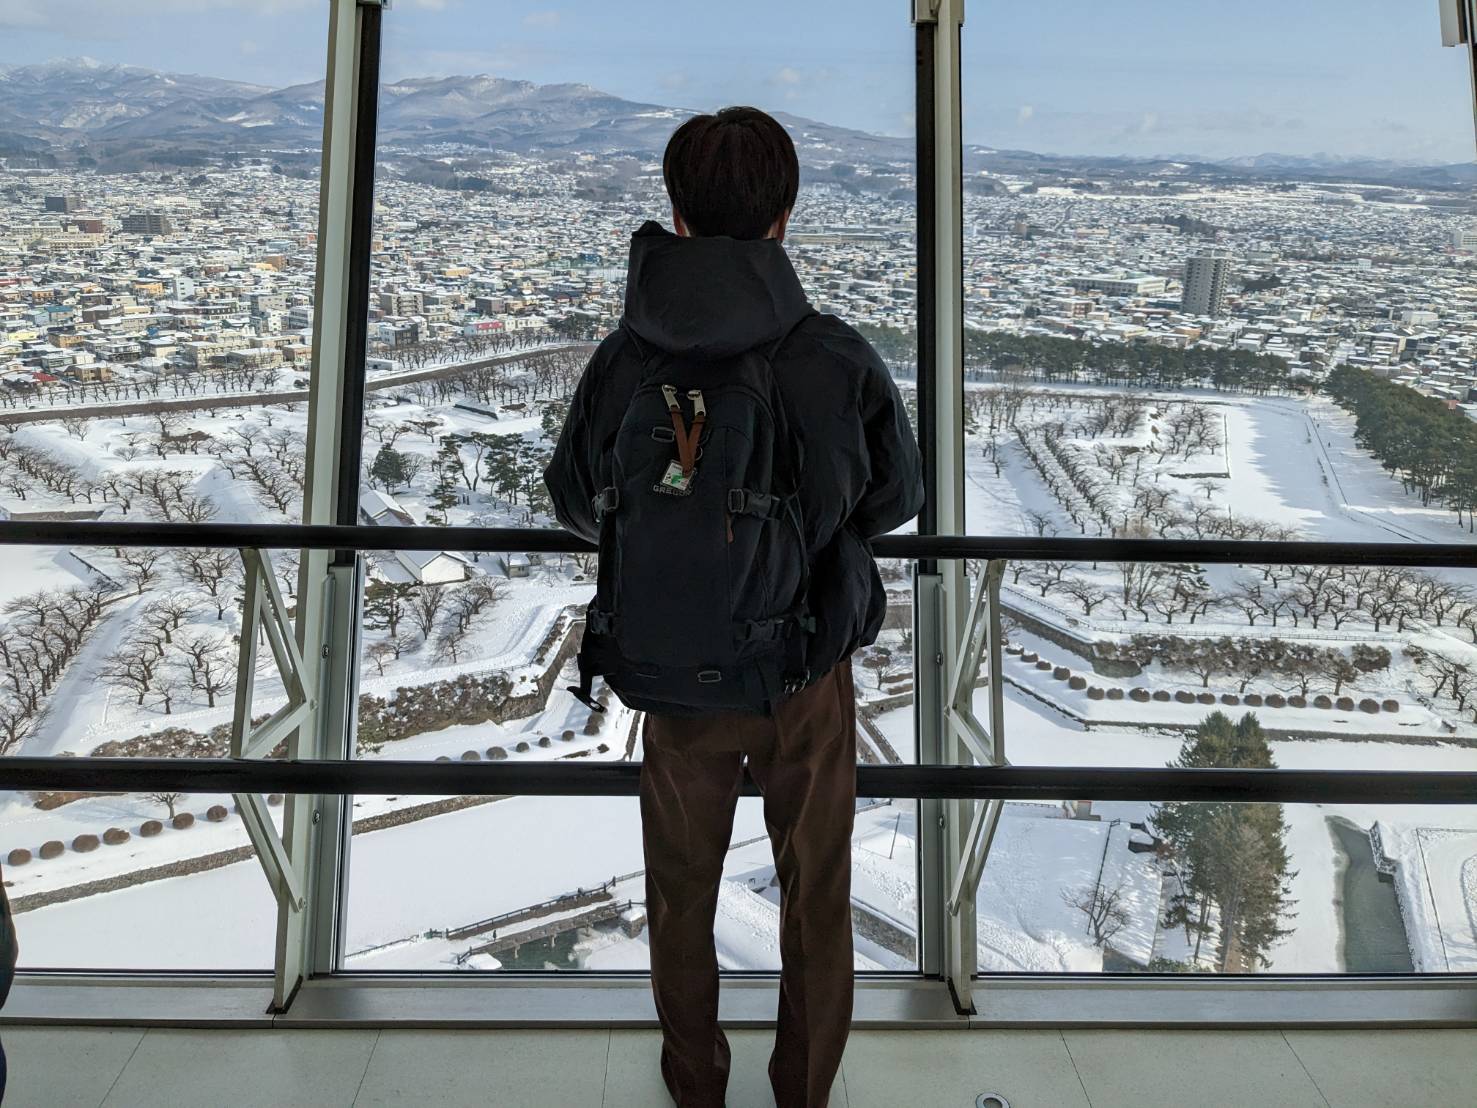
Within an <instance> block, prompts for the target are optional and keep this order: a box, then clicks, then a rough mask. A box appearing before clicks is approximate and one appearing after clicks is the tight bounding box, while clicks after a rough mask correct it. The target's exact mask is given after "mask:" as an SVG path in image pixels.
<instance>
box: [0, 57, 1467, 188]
mask: <svg viewBox="0 0 1477 1108" xmlns="http://www.w3.org/2000/svg"><path fill="white" fill-rule="evenodd" d="M691 114H692V111H691V110H690V109H685V108H676V107H670V106H665V105H660V104H643V103H638V102H635V101H631V100H624V99H622V98H620V97H618V96H613V95H611V94H610V93H606V92H601V91H600V90H598V89H594V88H591V87H589V86H588V85H577V84H558V85H538V84H534V83H532V82H529V81H512V80H506V79H504V78H500V77H489V76H472V77H466V76H456V77H418V78H411V79H407V80H403V81H396V82H394V83H393V84H386V85H384V86H382V94H381V97H380V120H379V132H380V140H381V142H382V143H384V144H386V145H391V146H395V145H399V146H403V147H407V148H411V149H421V148H425V147H427V146H430V145H433V144H438V143H445V144H459V145H462V146H466V147H472V148H483V149H488V150H508V151H513V152H517V153H522V154H527V153H535V152H545V153H549V154H553V155H559V154H571V153H576V152H580V153H596V154H628V155H632V156H635V157H640V158H651V157H655V156H658V155H659V154H660V153H661V151H662V149H663V147H664V146H665V145H666V141H667V138H668V136H669V135H670V134H671V133H672V129H673V128H674V127H675V126H676V124H677V123H678V122H679V121H681V120H682V119H684V118H686V117H687V116H688V115H691ZM775 114H776V116H777V118H779V119H780V120H781V121H782V122H784V124H785V125H786V126H787V127H788V128H789V129H790V131H791V133H792V135H793V136H794V138H795V142H796V147H797V150H798V152H799V154H800V158H801V162H802V163H803V164H804V165H806V166H807V167H808V168H811V169H820V168H826V167H828V166H830V165H832V164H834V163H836V162H843V163H850V164H857V165H868V166H874V167H881V166H893V167H903V166H909V165H911V163H912V161H913V156H914V148H913V140H912V139H911V138H896V137H889V136H884V135H874V134H870V133H868V132H865V131H857V130H852V129H849V128H845V127H837V126H833V125H832V124H829V123H822V122H819V121H817V120H812V119H805V118H802V117H799V116H794V115H789V114H787V113H781V112H777V113H775ZM322 129H323V83H322V82H321V81H318V82H313V83H311V84H303V85H293V86H290V87H288V88H269V87H267V86H264V85H253V84H247V83H244V82H240V81H226V80H220V79H218V78H214V77H198V76H186V75H182V74H175V73H159V72H155V71H153V70H150V69H144V68H141V67H139V66H130V65H112V64H105V63H101V62H96V61H92V60H90V59H87V58H73V59H64V60H59V61H51V62H46V63H43V64H38V65H16V66H0V155H7V154H8V155H12V156H14V155H17V154H21V155H25V154H31V155H36V156H38V157H42V158H60V159H62V160H74V159H77V158H82V157H87V158H91V159H92V160H93V161H94V162H97V163H98V164H101V165H104V166H107V167H109V168H119V169H122V168H128V167H129V166H130V164H132V165H134V166H139V165H143V164H157V163H163V164H176V165H189V164H193V163H195V162H197V161H204V160H208V159H209V158H212V157H216V156H219V155H220V154H222V153H225V152H227V151H231V150H238V151H260V150H275V151H282V152H290V151H294V150H295V151H298V152H299V154H298V157H299V159H301V160H306V159H305V154H306V153H307V152H311V151H312V149H313V148H314V147H316V146H317V144H318V143H319V142H320V140H321V136H322ZM965 167H966V170H968V171H970V172H973V171H977V170H987V171H993V172H1003V173H1016V174H1021V175H1025V176H1039V177H1041V178H1042V179H1043V181H1047V180H1052V179H1057V180H1060V179H1071V178H1074V177H1087V178H1091V177H1103V176H1109V177H1123V176H1133V177H1157V178H1170V179H1173V178H1175V177H1180V178H1185V177H1189V178H1205V177H1219V178H1269V179H1287V178H1293V177H1296V178H1304V179H1306V178H1309V177H1315V178H1326V179H1337V180H1354V181H1366V182H1379V183H1390V184H1400V185H1405V186H1409V187H1416V188H1445V189H1450V188H1462V187H1466V186H1470V185H1472V184H1474V183H1477V164H1471V163H1464V164H1457V165H1445V166H1412V165H1407V164H1402V163H1398V162H1392V161H1382V160H1376V159H1347V158H1338V157H1330V156H1324V155H1314V156H1311V157H1307V156H1294V155H1282V154H1263V155H1258V156H1255V157H1243V158H1231V159H1224V160H1220V161H1216V160H1208V159H1204V158H1196V157H1193V156H1187V157H1173V158H1170V157H1166V158H1106V157H1091V156H1065V155H1044V154H1037V153H1033V152H1031V151H1024V150H996V149H991V148H989V147H982V146H971V147H968V148H967V150H966V152H965Z"/></svg>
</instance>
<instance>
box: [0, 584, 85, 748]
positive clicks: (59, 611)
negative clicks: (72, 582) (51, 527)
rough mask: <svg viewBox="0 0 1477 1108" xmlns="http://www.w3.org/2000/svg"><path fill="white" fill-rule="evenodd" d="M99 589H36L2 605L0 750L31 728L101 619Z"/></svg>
mask: <svg viewBox="0 0 1477 1108" xmlns="http://www.w3.org/2000/svg"><path fill="white" fill-rule="evenodd" d="M104 605H105V592H104V590H103V589H102V588H101V587H94V588H82V587H78V588H72V589H68V590H66V591H65V592H53V591H46V590H43V591H40V592H33V593H28V594H27V595H25V596H20V597H16V598H15V599H14V600H11V601H10V602H8V603H7V604H6V605H5V608H4V612H5V615H6V616H7V617H9V618H8V619H7V620H6V622H5V624H4V626H3V627H0V754H8V753H10V752H11V751H12V750H14V749H15V748H16V747H17V746H18V745H19V744H20V742H21V740H22V739H24V738H25V737H26V735H28V734H29V733H30V731H31V728H32V727H33V726H34V725H35V722H36V719H37V718H38V717H39V716H40V715H41V712H42V711H43V710H44V709H45V707H46V698H47V697H48V696H50V695H51V692H52V690H53V689H55V688H56V685H57V682H58V681H60V680H61V678H62V675H63V674H64V673H65V672H66V669H67V666H68V665H69V664H71V662H72V661H73V659H75V658H76V657H77V654H78V652H79V651H81V649H82V646H83V644H84V643H85V642H86V641H87V637H88V634H89V633H90V632H91V630H92V628H93V627H94V626H95V625H96V624H97V621H98V620H99V619H101V618H102V615H103V610H104Z"/></svg>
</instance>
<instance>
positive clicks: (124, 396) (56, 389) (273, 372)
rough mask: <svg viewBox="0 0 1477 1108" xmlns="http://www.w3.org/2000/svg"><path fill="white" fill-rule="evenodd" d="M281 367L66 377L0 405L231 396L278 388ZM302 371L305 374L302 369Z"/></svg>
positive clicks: (5, 393)
mask: <svg viewBox="0 0 1477 1108" xmlns="http://www.w3.org/2000/svg"><path fill="white" fill-rule="evenodd" d="M284 372H291V369H290V367H288V368H284V367H281V366H273V367H258V366H219V367H217V366H211V367H209V368H206V369H196V368H190V367H187V366H171V367H169V368H168V369H167V370H165V371H163V372H159V371H155V370H150V369H142V368H140V367H138V366H130V367H129V368H128V370H127V372H126V374H124V375H121V376H117V377H114V378H113V379H112V380H110V381H78V380H72V379H69V378H66V377H60V378H57V379H56V380H54V381H38V382H36V383H35V385H34V386H33V387H31V388H28V389H17V388H15V387H13V386H12V387H8V388H0V406H3V407H6V408H16V409H21V410H25V409H28V408H34V407H35V406H36V404H37V401H38V400H39V401H40V402H41V403H42V404H44V405H72V404H78V405H80V404H104V403H110V402H111V403H124V402H128V401H143V400H159V399H174V400H178V399H183V398H186V397H208V396H227V395H233V394H237V393H252V392H268V391H270V390H272V389H276V388H280V387H281V384H280V381H279V378H280V376H281V375H282V374H283V373H284ZM299 372H306V367H305V366H304V367H301V369H300V370H299Z"/></svg>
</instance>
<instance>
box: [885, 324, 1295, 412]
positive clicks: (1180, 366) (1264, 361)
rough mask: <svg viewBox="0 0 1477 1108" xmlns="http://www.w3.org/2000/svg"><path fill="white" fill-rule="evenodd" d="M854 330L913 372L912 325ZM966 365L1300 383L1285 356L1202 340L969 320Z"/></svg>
mask: <svg viewBox="0 0 1477 1108" xmlns="http://www.w3.org/2000/svg"><path fill="white" fill-rule="evenodd" d="M858 330H860V331H861V333H862V335H863V336H864V337H865V338H866V339H867V340H868V341H869V342H871V343H872V345H873V346H874V347H875V348H876V350H877V352H878V354H880V355H881V357H882V359H883V360H884V361H885V362H886V363H887V364H888V365H889V367H892V368H894V369H895V370H900V371H901V372H902V373H903V374H904V375H905V376H911V375H912V374H911V372H910V369H911V367H912V366H914V365H915V364H916V362H917V350H918V339H917V335H916V333H915V331H914V330H913V329H912V328H902V327H892V326H889V325H887V324H863V325H861V326H860V327H859V328H858ZM964 371H965V374H966V376H968V377H971V378H973V379H975V380H985V379H988V378H990V377H995V378H999V377H1003V376H1008V375H1011V374H1022V373H1024V374H1025V375H1027V376H1028V377H1030V378H1031V379H1034V380H1038V381H1047V382H1053V381H1088V382H1093V383H1097V384H1104V385H1118V386H1127V387H1133V388H1153V389H1164V388H1184V387H1186V386H1189V387H1204V388H1213V389H1216V390H1217V391H1222V392H1247V393H1253V394H1256V395H1265V394H1268V393H1287V392H1293V391H1296V390H1297V389H1298V388H1300V387H1301V386H1300V385H1299V384H1298V382H1297V379H1296V378H1294V376H1293V374H1292V368H1291V366H1290V365H1289V363H1288V362H1287V360H1286V359H1284V358H1279V357H1276V356H1275V355H1269V354H1259V353H1255V352H1253V351H1249V350H1220V349H1213V348H1210V347H1203V346H1191V347H1187V348H1184V349H1178V348H1175V347H1170V346H1159V345H1155V344H1152V343H1146V342H1139V343H1111V342H1109V343H1094V342H1088V341H1084V340H1082V339H1074V338H1058V337H1056V336H1052V335H1019V334H1014V333H1011V332H1006V331H986V330H981V329H979V328H973V327H967V328H965V331H964Z"/></svg>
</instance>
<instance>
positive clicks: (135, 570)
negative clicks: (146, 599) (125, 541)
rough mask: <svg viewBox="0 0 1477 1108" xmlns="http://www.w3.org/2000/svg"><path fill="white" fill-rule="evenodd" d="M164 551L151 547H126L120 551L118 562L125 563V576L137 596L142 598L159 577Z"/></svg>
mask: <svg viewBox="0 0 1477 1108" xmlns="http://www.w3.org/2000/svg"><path fill="white" fill-rule="evenodd" d="M163 558H164V551H163V550H159V549H156V548H154V547H150V546H125V547H121V548H120V549H119V550H118V560H119V561H120V562H122V563H123V576H124V578H125V579H126V580H127V581H128V583H129V584H131V585H132V586H133V591H134V593H135V594H136V595H139V596H142V595H143V592H144V590H145V589H146V588H148V587H149V585H151V584H152V583H153V582H154V580H155V578H157V577H158V575H159V563H160V561H161V560H162V559H163Z"/></svg>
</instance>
